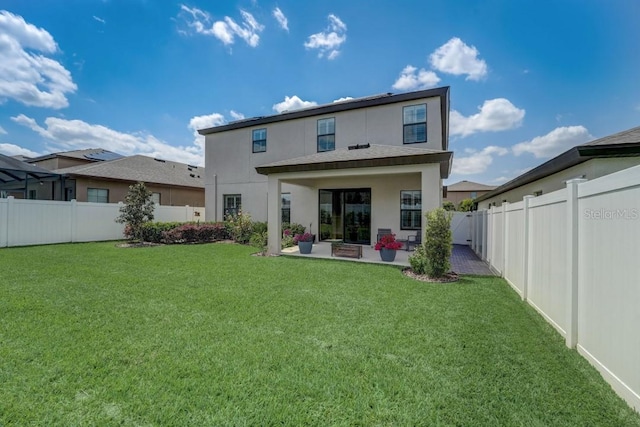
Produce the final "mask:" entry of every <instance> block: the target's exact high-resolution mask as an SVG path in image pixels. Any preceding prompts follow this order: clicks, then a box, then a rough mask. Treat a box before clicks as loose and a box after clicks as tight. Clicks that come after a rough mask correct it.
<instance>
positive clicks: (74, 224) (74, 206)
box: [69, 199, 78, 243]
mask: <svg viewBox="0 0 640 427" xmlns="http://www.w3.org/2000/svg"><path fill="white" fill-rule="evenodd" d="M69 206H71V215H69V217H70V218H71V224H70V227H69V229H70V230H69V231H70V234H71V243H75V242H76V241H77V240H78V201H77V200H76V199H72V200H71V204H70V205H69Z"/></svg>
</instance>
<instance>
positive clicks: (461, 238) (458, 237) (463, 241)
mask: <svg viewBox="0 0 640 427" xmlns="http://www.w3.org/2000/svg"><path fill="white" fill-rule="evenodd" d="M451 234H452V235H453V244H454V245H468V244H470V243H471V212H453V216H452V217H451Z"/></svg>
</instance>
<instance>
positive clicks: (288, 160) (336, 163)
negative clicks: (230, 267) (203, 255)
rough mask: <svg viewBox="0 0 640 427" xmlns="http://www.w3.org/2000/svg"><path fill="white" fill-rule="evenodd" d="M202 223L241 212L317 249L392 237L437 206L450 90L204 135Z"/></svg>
mask: <svg viewBox="0 0 640 427" xmlns="http://www.w3.org/2000/svg"><path fill="white" fill-rule="evenodd" d="M199 132H200V134H202V135H205V136H206V148H205V164H206V166H207V173H206V180H205V194H206V208H207V211H206V213H207V220H209V221H212V220H222V219H223V218H224V216H225V215H226V214H228V213H234V212H237V211H239V210H240V209H242V211H244V212H248V213H249V214H250V215H251V216H252V218H253V219H254V220H258V221H266V220H268V222H269V251H270V252H271V253H277V252H279V250H280V239H281V235H280V226H281V222H282V221H283V220H285V221H286V220H289V221H291V222H295V223H300V224H302V225H304V226H307V227H308V231H310V232H312V233H313V234H316V236H317V238H318V239H319V240H333V239H339V240H343V241H345V242H348V243H358V244H366V245H369V244H371V243H372V242H374V241H375V239H376V233H377V229H378V228H390V229H392V230H393V232H395V233H396V234H397V237H398V238H406V237H407V236H408V235H410V234H415V233H417V232H419V230H420V229H421V221H422V218H423V216H424V214H425V213H426V212H427V211H429V210H431V209H434V208H437V207H439V206H440V205H441V201H442V180H443V179H445V178H447V177H448V175H449V172H450V169H451V160H452V153H451V152H450V151H448V140H449V138H448V137H449V88H448V87H444V88H436V89H430V90H424V91H418V92H410V93H404V94H398V95H392V94H386V95H380V96H372V97H367V98H359V99H352V100H348V101H342V102H335V103H332V104H327V105H322V106H318V107H313V108H308V109H303V110H297V111H291V112H284V113H281V114H277V115H273V116H267V117H256V118H252V119H246V120H241V121H237V122H232V123H229V124H226V125H222V126H216V127H212V128H208V129H202V130H200V131H199Z"/></svg>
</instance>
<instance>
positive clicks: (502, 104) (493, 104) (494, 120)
mask: <svg viewBox="0 0 640 427" xmlns="http://www.w3.org/2000/svg"><path fill="white" fill-rule="evenodd" d="M478 109H479V110H480V112H479V113H477V114H473V115H471V116H469V117H464V116H463V115H462V114H460V113H459V112H457V111H456V110H452V111H451V114H450V115H449V119H450V123H449V131H450V133H451V135H461V136H463V137H464V136H468V135H471V134H474V133H477V132H496V131H501V130H507V129H514V128H517V127H519V126H520V125H521V124H522V119H524V115H525V110H524V109H520V108H517V107H516V106H515V105H513V104H512V103H511V102H509V100H507V99H505V98H496V99H490V100H488V101H485V102H484V103H483V104H482V106H481V107H478Z"/></svg>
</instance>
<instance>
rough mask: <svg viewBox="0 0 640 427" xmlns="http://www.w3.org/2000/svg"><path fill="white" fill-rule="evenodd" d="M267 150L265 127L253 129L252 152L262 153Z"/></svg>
mask: <svg viewBox="0 0 640 427" xmlns="http://www.w3.org/2000/svg"><path fill="white" fill-rule="evenodd" d="M265 151H267V129H254V130H253V152H254V153H263V152H265Z"/></svg>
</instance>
